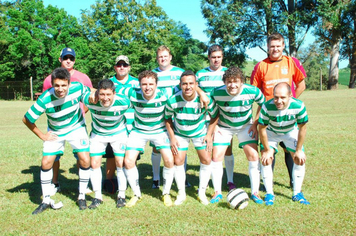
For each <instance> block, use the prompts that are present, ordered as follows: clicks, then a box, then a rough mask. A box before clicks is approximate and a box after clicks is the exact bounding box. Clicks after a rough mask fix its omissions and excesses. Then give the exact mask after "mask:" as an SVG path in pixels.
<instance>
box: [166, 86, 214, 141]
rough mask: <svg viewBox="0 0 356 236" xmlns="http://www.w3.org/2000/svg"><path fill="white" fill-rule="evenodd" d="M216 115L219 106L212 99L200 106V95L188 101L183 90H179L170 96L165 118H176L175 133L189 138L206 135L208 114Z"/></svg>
mask: <svg viewBox="0 0 356 236" xmlns="http://www.w3.org/2000/svg"><path fill="white" fill-rule="evenodd" d="M207 113H209V114H210V116H212V117H215V116H216V115H217V107H216V106H215V103H214V101H213V100H212V99H210V103H209V106H208V110H206V109H205V107H201V106H200V97H199V96H198V94H196V97H195V99H194V100H192V101H186V100H185V99H184V97H183V94H182V91H179V92H177V93H176V94H174V95H173V96H172V97H170V98H169V100H168V102H167V104H166V110H165V115H164V118H165V119H172V118H173V120H174V127H173V128H174V133H175V134H177V135H180V136H183V137H187V138H197V137H201V136H205V135H206V132H207V128H206V125H205V120H206V116H207V115H208V114H207Z"/></svg>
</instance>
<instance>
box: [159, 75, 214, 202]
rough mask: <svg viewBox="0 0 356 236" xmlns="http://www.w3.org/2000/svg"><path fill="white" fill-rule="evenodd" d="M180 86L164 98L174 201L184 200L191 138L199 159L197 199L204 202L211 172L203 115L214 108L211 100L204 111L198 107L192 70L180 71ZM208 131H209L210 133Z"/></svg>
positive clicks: (210, 112) (209, 148) (211, 112)
mask: <svg viewBox="0 0 356 236" xmlns="http://www.w3.org/2000/svg"><path fill="white" fill-rule="evenodd" d="M180 88H181V89H182V90H181V91H180V92H178V93H176V94H174V95H173V96H172V97H171V98H170V99H169V100H168V102H167V104H166V110H165V119H166V127H167V131H168V134H169V137H170V144H171V150H172V153H173V156H174V164H175V174H174V175H175V180H176V183H177V187H178V196H177V200H176V201H175V202H174V204H175V205H180V204H182V203H183V202H184V201H185V199H186V192H185V179H186V174H185V170H184V160H185V157H186V153H187V150H188V146H189V142H190V140H192V142H193V144H194V146H195V149H196V150H197V153H198V156H199V159H200V172H199V197H198V198H199V201H200V202H201V203H203V204H204V205H208V204H209V201H208V200H207V198H206V195H205V191H206V186H207V185H208V182H209V178H210V175H211V167H210V162H211V153H210V152H211V148H212V135H210V136H208V135H207V128H206V125H205V120H206V118H205V116H207V115H208V114H207V113H208V112H209V114H211V115H212V116H213V117H214V116H216V115H217V109H216V107H215V106H214V103H213V101H212V100H211V101H210V104H209V106H208V110H207V109H205V108H204V107H201V105H200V100H199V96H198V93H197V91H196V90H197V88H198V84H197V82H196V77H195V74H194V73H193V72H192V71H185V72H183V74H182V76H181V78H180ZM172 119H173V121H172ZM173 122H174V124H173ZM212 133H213V132H212V131H211V132H210V134H212ZM208 150H209V151H208Z"/></svg>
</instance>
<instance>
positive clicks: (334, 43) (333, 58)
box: [328, 29, 341, 90]
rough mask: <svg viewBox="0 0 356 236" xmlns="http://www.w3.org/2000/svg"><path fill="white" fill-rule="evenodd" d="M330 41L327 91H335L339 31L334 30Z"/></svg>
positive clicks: (337, 71)
mask: <svg viewBox="0 0 356 236" xmlns="http://www.w3.org/2000/svg"><path fill="white" fill-rule="evenodd" d="M333 31H334V32H333V33H332V40H331V52H330V68H329V82H328V89H331V90H333V89H337V87H338V84H337V83H338V80H339V56H340V39H341V34H340V30H337V29H334V30H333Z"/></svg>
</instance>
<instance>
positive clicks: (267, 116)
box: [258, 98, 308, 134]
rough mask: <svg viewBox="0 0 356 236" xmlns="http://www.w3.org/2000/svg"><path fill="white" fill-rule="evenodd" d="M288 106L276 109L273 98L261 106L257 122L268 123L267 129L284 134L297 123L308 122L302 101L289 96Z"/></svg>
mask: <svg viewBox="0 0 356 236" xmlns="http://www.w3.org/2000/svg"><path fill="white" fill-rule="evenodd" d="M289 101H290V102H289V106H288V107H287V108H286V109H284V110H278V109H277V107H276V105H275V104H274V101H273V99H271V100H268V101H267V102H265V103H264V104H263V106H262V109H261V113H260V117H259V118H258V123H259V124H261V125H268V127H267V129H269V130H271V131H273V132H274V133H276V134H286V133H288V132H290V131H292V130H293V129H294V127H295V125H297V124H304V123H307V122H308V114H307V110H306V108H305V106H304V103H303V102H302V101H300V100H298V99H296V98H290V100H289Z"/></svg>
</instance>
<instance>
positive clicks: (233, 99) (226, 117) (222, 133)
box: [210, 67, 265, 204]
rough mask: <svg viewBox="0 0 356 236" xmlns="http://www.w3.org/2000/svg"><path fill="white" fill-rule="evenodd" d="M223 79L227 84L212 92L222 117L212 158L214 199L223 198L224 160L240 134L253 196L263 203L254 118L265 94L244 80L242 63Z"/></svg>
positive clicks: (231, 69)
mask: <svg viewBox="0 0 356 236" xmlns="http://www.w3.org/2000/svg"><path fill="white" fill-rule="evenodd" d="M223 81H224V84H225V85H224V86H221V87H219V88H215V89H214V90H213V91H212V92H211V97H212V99H213V100H214V101H215V103H216V106H217V107H218V110H219V116H218V117H219V120H218V126H217V130H216V131H215V133H214V144H213V146H214V148H213V161H212V181H213V185H214V190H215V195H214V196H213V198H212V199H211V201H210V202H211V203H216V202H219V201H220V200H221V199H222V194H221V182H222V176H223V166H222V161H223V159H224V154H225V152H226V149H227V147H228V145H229V144H230V142H231V139H232V137H233V135H234V134H236V135H237V138H238V140H239V147H240V148H243V150H244V152H245V155H246V157H247V160H248V161H249V176H250V183H251V198H252V200H253V201H255V202H256V203H258V204H262V203H263V201H262V199H261V198H260V197H259V195H258V191H259V184H260V172H259V169H258V167H259V157H258V151H257V143H258V141H257V119H256V120H255V122H253V118H252V104H253V103H254V102H256V103H257V104H258V105H259V106H261V105H262V104H263V102H264V101H265V98H264V96H263V94H262V93H261V91H260V90H259V89H258V88H256V87H254V86H251V85H248V84H244V81H245V76H244V75H243V72H242V71H241V69H239V68H238V67H231V68H229V69H228V70H227V71H226V72H225V74H224V76H223ZM214 124H216V122H214Z"/></svg>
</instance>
